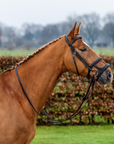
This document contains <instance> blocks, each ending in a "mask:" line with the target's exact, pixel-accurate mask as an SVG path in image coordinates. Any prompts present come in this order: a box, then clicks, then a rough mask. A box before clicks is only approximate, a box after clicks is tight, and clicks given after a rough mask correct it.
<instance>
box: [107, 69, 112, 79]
mask: <svg viewBox="0 0 114 144" xmlns="http://www.w3.org/2000/svg"><path fill="white" fill-rule="evenodd" d="M107 78H108V79H109V80H110V79H112V73H111V72H110V71H108V73H107Z"/></svg>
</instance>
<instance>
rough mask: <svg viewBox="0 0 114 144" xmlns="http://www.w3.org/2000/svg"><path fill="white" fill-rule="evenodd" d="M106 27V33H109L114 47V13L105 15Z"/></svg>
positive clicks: (104, 29)
mask: <svg viewBox="0 0 114 144" xmlns="http://www.w3.org/2000/svg"><path fill="white" fill-rule="evenodd" d="M104 22H105V25H104V28H103V31H104V33H105V34H106V35H108V36H109V37H110V38H111V40H112V44H113V47H114V13H109V14H107V15H106V16H105V17H104Z"/></svg>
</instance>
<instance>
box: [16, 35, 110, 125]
mask: <svg viewBox="0 0 114 144" xmlns="http://www.w3.org/2000/svg"><path fill="white" fill-rule="evenodd" d="M65 39H66V42H67V43H68V45H69V46H70V48H71V52H72V57H73V60H74V64H75V68H76V71H77V74H78V75H79V71H78V68H77V65H76V61H75V57H74V54H75V56H77V57H78V59H79V60H80V61H81V62H82V63H83V64H84V65H85V66H86V67H87V68H88V75H87V78H88V79H89V78H90V76H89V75H90V72H91V71H92V68H93V67H96V68H97V69H98V70H99V71H100V73H99V74H98V75H97V79H96V80H98V79H99V77H100V76H101V74H102V73H103V72H104V71H105V70H106V68H107V67H109V66H110V65H109V64H108V63H106V65H105V66H104V67H102V68H100V67H98V66H97V65H96V64H97V63H98V62H99V61H101V60H102V57H99V58H98V59H97V60H95V61H94V62H93V63H92V64H91V65H88V64H87V63H86V61H85V60H84V59H83V58H82V57H81V56H80V55H79V53H78V52H77V51H76V50H75V48H74V47H73V46H72V44H73V43H74V42H75V41H77V40H78V39H82V37H77V38H76V39H75V40H73V41H72V42H71V43H70V42H69V40H68V39H67V36H65ZM15 71H16V75H17V78H18V81H19V84H20V86H21V88H22V91H23V93H24V95H25V96H26V98H27V100H28V101H29V103H30V105H31V106H32V108H33V109H34V111H35V112H36V113H37V114H38V115H39V116H40V117H41V118H43V119H44V120H47V121H49V122H53V123H62V122H65V121H67V120H70V119H72V118H74V117H75V116H77V115H78V114H79V113H80V112H81V110H82V109H83V108H84V107H85V105H86V103H87V102H88V101H89V98H90V97H91V95H92V92H93V89H94V84H95V80H94V78H95V75H93V76H92V79H91V81H90V84H89V87H88V90H87V92H86V95H85V96H84V97H83V98H82V102H81V104H80V106H79V107H78V109H77V110H76V111H75V112H74V113H73V114H72V115H71V116H70V117H68V118H67V119H65V120H55V119H53V118H51V117H50V116H49V115H48V114H47V113H46V112H45V111H44V110H43V109H42V110H41V111H42V112H43V113H44V114H45V115H46V116H47V117H48V118H49V119H47V118H44V117H43V116H42V115H41V114H40V113H38V112H37V111H36V109H35V107H34V106H33V104H32V103H31V101H30V99H29V97H28V95H27V93H26V91H25V89H24V87H23V85H22V83H21V81H20V78H19V75H18V71H17V66H15ZM90 87H92V88H91V92H90V95H89V96H88V98H87V95H88V93H89V90H90ZM84 101H86V102H85V104H84V105H83V103H84ZM82 105H83V106H82Z"/></svg>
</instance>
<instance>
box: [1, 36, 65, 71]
mask: <svg viewBox="0 0 114 144" xmlns="http://www.w3.org/2000/svg"><path fill="white" fill-rule="evenodd" d="M62 37H64V35H63V36H61V37H59V38H57V39H55V40H53V41H51V42H49V43H47V44H45V45H43V46H42V47H40V48H38V49H37V50H36V51H34V52H33V54H29V55H28V56H26V57H25V58H23V60H22V61H20V62H19V63H16V65H17V66H19V65H21V64H23V63H24V62H26V61H27V60H29V59H30V58H31V57H33V56H34V55H36V54H37V53H39V52H40V51H41V50H43V49H44V48H47V47H48V46H49V45H51V44H52V43H55V42H57V41H58V40H60V39H61V38H62ZM14 68H15V66H12V67H11V68H9V69H7V70H4V71H3V72H2V73H5V72H8V71H11V70H13V69H14Z"/></svg>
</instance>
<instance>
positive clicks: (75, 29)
mask: <svg viewBox="0 0 114 144" xmlns="http://www.w3.org/2000/svg"><path fill="white" fill-rule="evenodd" d="M76 26H77V22H76V23H75V25H74V36H75V34H76V31H77V28H76Z"/></svg>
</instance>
